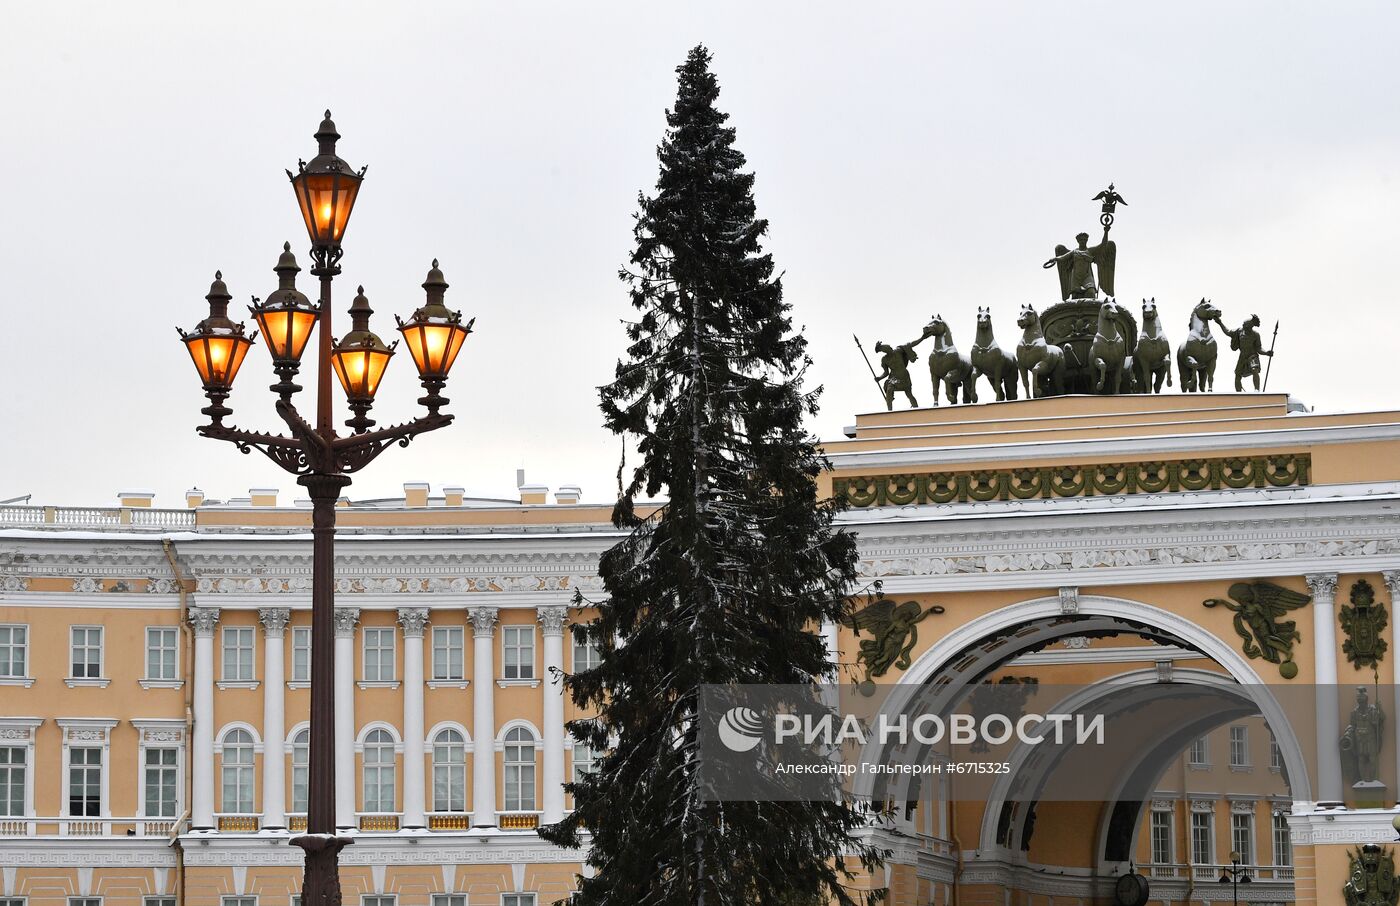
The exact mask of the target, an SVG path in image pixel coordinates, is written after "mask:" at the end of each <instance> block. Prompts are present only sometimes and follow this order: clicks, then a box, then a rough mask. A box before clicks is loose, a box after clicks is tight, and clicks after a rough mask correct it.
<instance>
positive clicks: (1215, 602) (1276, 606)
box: [1201, 582, 1312, 679]
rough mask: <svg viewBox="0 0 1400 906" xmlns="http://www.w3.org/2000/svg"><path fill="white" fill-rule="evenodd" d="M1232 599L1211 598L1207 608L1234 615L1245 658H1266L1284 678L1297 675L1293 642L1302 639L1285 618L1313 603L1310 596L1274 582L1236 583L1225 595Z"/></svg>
mask: <svg viewBox="0 0 1400 906" xmlns="http://www.w3.org/2000/svg"><path fill="white" fill-rule="evenodd" d="M1226 594H1228V595H1229V596H1230V597H1231V598H1232V599H1233V600H1230V601H1226V600H1223V599H1221V598H1210V599H1209V600H1206V601H1202V602H1201V603H1202V604H1204V605H1205V606H1206V607H1217V606H1219V607H1224V608H1225V609H1227V610H1229V611H1231V612H1232V613H1234V615H1235V621H1234V622H1235V632H1237V633H1239V636H1240V638H1241V639H1243V640H1244V653H1245V656H1246V657H1251V658H1263V659H1264V660H1266V661H1268V662H1269V663H1271V664H1278V672H1279V674H1280V675H1281V676H1282V677H1283V678H1284V679H1293V677H1295V676H1297V675H1298V665H1297V664H1296V663H1294V662H1293V643H1294V642H1297V641H1301V640H1302V638H1303V637H1302V635H1300V634H1299V632H1298V630H1297V627H1296V625H1295V624H1294V622H1293V621H1292V620H1285V619H1283V617H1284V616H1286V615H1287V614H1288V612H1289V611H1290V610H1297V609H1298V608H1299V607H1302V606H1303V605H1304V604H1307V603H1308V602H1309V601H1311V600H1312V596H1311V595H1305V594H1303V593H1302V592H1297V591H1293V590H1291V589H1287V588H1284V587H1283V586H1281V585H1275V584H1273V583H1272V582H1236V583H1235V584H1233V585H1231V586H1230V588H1229V590H1228V591H1227V592H1226Z"/></svg>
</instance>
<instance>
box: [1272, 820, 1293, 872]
mask: <svg viewBox="0 0 1400 906" xmlns="http://www.w3.org/2000/svg"><path fill="white" fill-rule="evenodd" d="M1274 864H1275V865H1292V864H1293V832H1292V831H1290V830H1289V829H1288V816H1287V815H1285V814H1284V813H1283V812H1274Z"/></svg>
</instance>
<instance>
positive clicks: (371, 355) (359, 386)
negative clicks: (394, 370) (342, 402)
mask: <svg viewBox="0 0 1400 906" xmlns="http://www.w3.org/2000/svg"><path fill="white" fill-rule="evenodd" d="M392 354H393V353H391V352H389V351H387V350H382V349H367V348H364V347H360V346H355V347H350V348H348V349H338V350H336V352H335V353H334V355H332V357H331V361H332V362H333V364H334V365H335V375H336V377H337V378H339V379H340V386H341V389H342V390H344V391H345V396H346V397H347V398H349V399H352V400H372V399H374V394H375V392H376V391H378V390H379V382H380V380H382V379H383V377H384V369H385V368H387V367H388V366H389V356H391V355H392Z"/></svg>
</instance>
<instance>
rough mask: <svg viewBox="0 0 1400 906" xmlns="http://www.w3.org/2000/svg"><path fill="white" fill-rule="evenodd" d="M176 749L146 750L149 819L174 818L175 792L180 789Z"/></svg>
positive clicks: (175, 812) (147, 809)
mask: <svg viewBox="0 0 1400 906" xmlns="http://www.w3.org/2000/svg"><path fill="white" fill-rule="evenodd" d="M179 754H180V753H179V752H178V751H177V750H175V749H146V750H145V768H144V770H145V772H146V777H145V782H146V811H145V817H147V818H174V817H175V816H176V815H177V814H179V812H177V811H176V808H175V806H176V799H175V791H176V790H177V789H178V788H179V786H178V778H177V772H178V767H177V756H178V755H179Z"/></svg>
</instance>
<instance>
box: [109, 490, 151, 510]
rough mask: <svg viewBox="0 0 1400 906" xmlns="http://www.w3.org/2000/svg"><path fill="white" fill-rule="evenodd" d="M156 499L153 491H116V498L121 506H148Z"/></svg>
mask: <svg viewBox="0 0 1400 906" xmlns="http://www.w3.org/2000/svg"><path fill="white" fill-rule="evenodd" d="M155 499H156V492H155V491H141V490H135V491H118V492H117V500H118V501H120V502H121V505H122V506H140V507H148V506H150V505H151V503H152V502H154V501H155Z"/></svg>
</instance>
